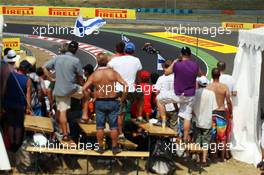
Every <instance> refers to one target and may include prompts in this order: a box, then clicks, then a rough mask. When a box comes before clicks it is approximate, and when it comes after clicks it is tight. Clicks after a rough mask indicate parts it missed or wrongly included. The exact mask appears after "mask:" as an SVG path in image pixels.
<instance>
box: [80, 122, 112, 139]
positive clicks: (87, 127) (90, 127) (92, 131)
mask: <svg viewBox="0 0 264 175" xmlns="http://www.w3.org/2000/svg"><path fill="white" fill-rule="evenodd" d="M79 126H80V128H81V129H82V131H83V132H84V133H85V134H86V135H87V136H95V135H96V124H94V123H87V124H83V123H79ZM104 132H105V134H109V133H110V129H109V125H108V124H106V127H105V129H104Z"/></svg>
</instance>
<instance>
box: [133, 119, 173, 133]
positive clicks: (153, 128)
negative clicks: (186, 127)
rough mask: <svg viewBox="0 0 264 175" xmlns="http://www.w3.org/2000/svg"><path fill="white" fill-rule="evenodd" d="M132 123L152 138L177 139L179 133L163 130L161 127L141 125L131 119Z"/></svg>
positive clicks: (148, 124) (168, 129)
mask: <svg viewBox="0 0 264 175" xmlns="http://www.w3.org/2000/svg"><path fill="white" fill-rule="evenodd" d="M131 121H132V122H133V123H134V124H136V125H137V126H138V127H140V128H142V129H144V130H145V131H147V132H148V133H149V135H152V136H164V137H175V136H177V132H176V131H174V130H173V129H171V128H169V127H166V128H162V127H161V126H156V125H153V124H150V123H141V122H137V121H136V120H135V119H131Z"/></svg>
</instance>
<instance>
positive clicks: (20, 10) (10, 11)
mask: <svg viewBox="0 0 264 175" xmlns="http://www.w3.org/2000/svg"><path fill="white" fill-rule="evenodd" d="M3 14H4V15H29V16H31V15H34V7H14V6H10V7H8V6H4V7H3Z"/></svg>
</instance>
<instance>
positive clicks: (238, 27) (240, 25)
mask: <svg viewBox="0 0 264 175" xmlns="http://www.w3.org/2000/svg"><path fill="white" fill-rule="evenodd" d="M226 27H230V28H235V29H243V28H244V24H235V23H226Z"/></svg>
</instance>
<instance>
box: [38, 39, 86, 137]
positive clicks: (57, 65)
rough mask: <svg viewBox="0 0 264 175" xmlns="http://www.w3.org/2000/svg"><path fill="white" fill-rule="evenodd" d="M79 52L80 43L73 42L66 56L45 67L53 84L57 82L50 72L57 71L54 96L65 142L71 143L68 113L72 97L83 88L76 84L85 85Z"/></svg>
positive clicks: (56, 58) (49, 62) (59, 57)
mask: <svg viewBox="0 0 264 175" xmlns="http://www.w3.org/2000/svg"><path fill="white" fill-rule="evenodd" d="M77 50H78V43H77V42H76V41H72V42H70V43H69V46H68V51H67V52H66V53H65V54H63V55H59V56H57V57H55V58H54V59H52V60H50V61H48V62H47V63H46V64H45V65H44V66H43V70H44V72H45V75H46V76H47V77H48V79H49V80H51V81H53V82H54V81H55V80H54V79H53V78H52V77H50V74H49V71H48V70H51V69H55V71H56V82H55V87H54V91H53V95H54V96H55V98H56V102H57V108H58V114H59V115H58V121H59V124H60V128H61V130H62V132H63V141H69V137H68V134H69V131H68V127H67V117H66V114H67V113H66V111H67V110H68V109H70V107H71V95H72V94H74V93H75V92H77V91H81V86H80V85H78V84H76V83H77V82H78V83H79V84H82V83H83V70H82V65H81V62H80V60H79V59H78V58H77V57H76V56H75V54H76V52H77ZM83 115H86V113H85V112H84V113H83ZM83 118H85V117H83Z"/></svg>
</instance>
